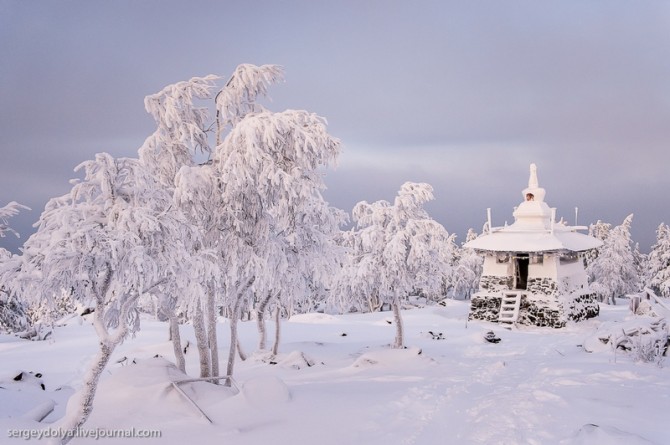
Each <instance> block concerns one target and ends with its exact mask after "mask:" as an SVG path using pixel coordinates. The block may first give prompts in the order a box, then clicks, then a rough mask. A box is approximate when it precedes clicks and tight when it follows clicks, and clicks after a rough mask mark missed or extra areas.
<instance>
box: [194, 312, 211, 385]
mask: <svg viewBox="0 0 670 445" xmlns="http://www.w3.org/2000/svg"><path fill="white" fill-rule="evenodd" d="M193 330H194V332H195V340H196V343H197V346H198V356H199V357H200V377H211V376H212V374H211V372H212V364H211V361H210V359H211V355H210V352H209V345H208V344H207V332H206V331H205V316H204V314H203V313H202V306H201V303H200V301H197V302H196V304H195V315H194V316H193Z"/></svg>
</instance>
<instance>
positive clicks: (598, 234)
mask: <svg viewBox="0 0 670 445" xmlns="http://www.w3.org/2000/svg"><path fill="white" fill-rule="evenodd" d="M611 231H612V224H610V223H606V222H603V221H601V220H598V221H597V222H596V223H595V224H591V225H589V236H592V237H594V238H597V239H599V240H600V241H602V242H603V244H604V243H605V240H606V239H607V237H608V236H609V234H610V232H611ZM599 252H600V248H598V249H591V250H589V251H588V252H586V254H585V255H584V261H585V263H586V266H587V267H588V265H589V264H591V262H592V261H593V260H595V259H596V257H597V256H598V253H599Z"/></svg>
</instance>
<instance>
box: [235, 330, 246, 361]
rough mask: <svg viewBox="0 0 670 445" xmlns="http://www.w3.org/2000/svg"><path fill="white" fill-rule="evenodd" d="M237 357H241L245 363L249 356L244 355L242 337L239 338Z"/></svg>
mask: <svg viewBox="0 0 670 445" xmlns="http://www.w3.org/2000/svg"><path fill="white" fill-rule="evenodd" d="M237 355H239V356H240V360H242V361H245V360H246V359H247V354H245V353H244V349H242V345H241V344H240V337H239V336H238V337H237Z"/></svg>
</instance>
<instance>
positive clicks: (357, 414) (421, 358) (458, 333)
mask: <svg viewBox="0 0 670 445" xmlns="http://www.w3.org/2000/svg"><path fill="white" fill-rule="evenodd" d="M467 311H468V303H467V302H460V301H450V302H449V303H448V305H447V307H441V306H435V307H426V308H422V309H414V310H408V311H405V312H404V313H403V316H404V321H405V329H406V337H407V338H406V343H407V345H409V346H410V347H408V348H407V349H404V350H392V349H390V348H389V343H390V342H391V341H392V340H393V337H394V333H395V328H394V327H393V326H392V325H391V324H390V322H391V314H390V313H373V314H350V315H341V316H331V315H324V314H305V315H298V316H295V317H293V318H292V319H291V320H290V321H288V322H285V323H284V324H283V331H282V339H283V342H282V345H281V348H280V350H281V356H280V357H278V358H277V359H276V360H275V361H274V362H273V363H275V364H269V363H267V362H268V360H267V356H266V355H263V354H250V357H249V359H248V360H246V361H245V362H240V361H238V363H237V366H236V376H235V378H236V382H237V385H238V386H239V392H235V391H232V390H231V389H229V388H225V387H223V386H215V385H212V384H209V383H203V382H197V383H186V384H183V385H181V387H182V388H183V390H184V392H185V393H186V394H188V395H189V396H190V397H191V399H193V400H195V401H196V402H197V405H198V406H199V407H200V408H201V409H202V410H203V412H204V414H205V415H206V416H208V417H209V418H210V419H211V421H212V423H210V422H209V421H208V420H207V419H206V418H205V415H203V414H202V413H200V412H199V411H198V408H197V407H196V406H194V405H192V404H190V403H189V401H188V399H187V398H186V397H184V396H183V395H182V394H180V393H179V392H178V391H177V390H176V389H175V388H174V387H173V386H172V385H171V384H170V382H171V381H172V380H177V379H180V378H186V376H183V375H180V373H179V371H177V370H176V368H174V367H172V365H171V364H170V363H169V362H168V360H171V359H172V353H171V345H170V344H169V343H168V342H167V341H166V340H167V325H166V324H164V323H159V322H154V321H151V320H148V319H147V320H143V324H142V330H141V332H140V333H139V334H138V335H137V337H136V338H134V339H130V340H128V341H126V342H125V343H124V344H123V345H122V346H121V347H119V348H118V349H117V351H116V353H115V356H114V359H113V360H112V361H113V363H112V364H110V366H109V367H108V370H107V371H106V372H105V374H104V376H103V379H102V382H101V384H100V387H99V390H98V394H97V398H96V401H95V408H94V411H93V414H92V415H91V418H90V420H89V421H88V423H87V424H86V428H87V429H88V430H90V431H98V432H101V431H102V432H103V433H104V431H111V430H112V429H115V430H124V431H126V432H127V431H130V430H131V429H132V428H134V429H135V431H140V432H144V431H145V430H160V432H161V438H160V439H142V440H139V439H135V440H134V441H133V442H135V443H146V444H149V443H166V444H183V443H199V444H200V443H202V444H210V443H211V444H226V445H233V444H263V443H268V444H270V443H271V444H276V445H279V444H296V443H319V444H358V443H361V444H363V443H364V444H384V445H390V444H438V443H439V444H445V443H447V444H608V445H612V444H627V445H629V444H649V443H654V444H667V443H670V426H668V423H667V421H666V419H667V415H668V413H669V412H670V369H669V368H668V367H658V366H656V365H653V364H645V363H636V362H634V361H633V360H632V358H631V357H630V356H629V355H627V354H626V353H623V352H619V353H617V354H616V355H615V354H614V352H613V351H612V349H611V348H610V347H609V346H605V345H603V346H602V347H596V348H595V350H594V352H592V353H588V352H586V351H585V349H584V348H583V347H582V345H583V344H585V342H588V341H591V342H592V344H593V334H594V333H595V332H596V330H597V329H598V328H600V327H607V326H609V327H610V328H611V325H614V324H615V323H618V322H620V321H624V320H625V319H627V318H629V317H630V315H629V311H628V308H627V307H626V306H625V305H621V306H603V307H602V311H601V316H600V317H599V318H597V319H595V320H590V321H587V322H584V323H580V324H571V325H569V326H568V327H567V328H565V329H561V330H553V329H543V328H526V327H521V328H517V329H513V330H506V329H503V328H502V327H501V326H499V325H497V324H491V323H484V322H469V323H466V319H467ZM268 327H269V328H272V326H271V324H269V326H268ZM182 329H183V335H184V341H185V340H186V339H188V340H190V342H191V344H192V346H191V348H190V349H189V352H188V354H187V356H186V357H187V361H188V364H187V371H188V373H189V375H190V376H197V374H198V361H197V354H196V348H195V342H194V338H193V332H192V330H191V329H190V326H182ZM219 329H220V344H221V345H223V348H222V350H221V356H222V357H225V356H226V355H227V350H226V349H227V348H226V345H227V339H228V332H227V329H228V324H227V323H226V322H225V321H222V322H221V323H220V324H219ZM490 330H493V331H494V332H495V334H496V335H497V336H498V337H500V338H501V342H500V343H497V344H493V343H489V342H486V341H485V340H484V335H485V333H486V332H487V331H490ZM429 331H432V333H433V334H434V335H431V334H430V333H429ZM440 334H441V335H440ZM240 335H241V338H242V344H243V346H244V348H245V349H246V350H247V352H251V351H253V350H254V349H255V345H256V343H257V333H256V325H255V322H246V323H241V325H240ZM439 337H443V338H442V339H439ZM589 338H590V340H589ZM96 342H97V337H96V336H95V334H94V333H93V330H92V327H91V326H90V325H89V324H88V323H87V322H86V321H84V322H83V323H81V324H80V323H76V322H73V323H70V324H69V325H68V326H66V327H62V328H58V329H57V332H56V338H55V340H53V341H46V342H30V341H26V340H20V339H18V338H16V337H13V336H0V387H2V389H0V443H19V442H20V441H21V437H16V436H19V435H20V434H28V433H26V431H31V430H35V431H37V430H39V429H41V428H47V427H48V426H49V425H50V424H51V425H53V424H52V422H54V421H56V420H57V419H58V417H60V416H62V415H63V413H64V409H65V404H66V402H67V399H68V397H69V396H70V395H71V394H72V393H73V389H72V388H76V387H78V385H79V382H80V381H81V379H82V376H83V373H84V372H85V370H86V368H87V366H88V363H89V361H90V360H91V359H92V356H93V355H94V354H95V351H96ZM596 343H597V342H596ZM589 349H594V348H589ZM156 355H159V356H162V357H164V358H160V357H158V358H154V356H156ZM123 357H126V360H125V361H123V363H116V362H117V361H118V360H121V359H123ZM133 360H134V361H135V362H136V364H133V363H132V362H133ZM308 364H311V366H309V365H308ZM21 371H24V372H30V371H32V372H33V375H26V374H24V376H23V377H22V379H21V380H20V381H15V380H14V377H16V375H18V374H19V373H20V372H21ZM36 373H41V374H42V376H41V378H38V377H36V376H35V374H36ZM40 381H41V382H42V383H43V384H44V385H45V388H46V389H45V390H42V389H41V388H40V387H39V383H40ZM53 402H55V403H56V407H55V410H54V411H53V412H52V413H51V414H50V415H49V416H48V417H47V418H46V419H45V420H44V421H43V422H42V423H37V422H36V421H34V420H30V419H31V418H32V419H34V418H37V417H39V414H40V411H48V408H49V406H50V405H51V404H52V403H53ZM103 433H100V434H103ZM34 434H36V433H34ZM10 436H15V437H13V438H12V437H10ZM122 442H125V441H124V440H123V439H119V438H114V439H109V438H108V439H104V438H103V439H100V440H93V439H91V438H86V439H85V438H77V439H75V440H73V441H72V442H71V443H72V444H86V443H100V444H102V443H122Z"/></svg>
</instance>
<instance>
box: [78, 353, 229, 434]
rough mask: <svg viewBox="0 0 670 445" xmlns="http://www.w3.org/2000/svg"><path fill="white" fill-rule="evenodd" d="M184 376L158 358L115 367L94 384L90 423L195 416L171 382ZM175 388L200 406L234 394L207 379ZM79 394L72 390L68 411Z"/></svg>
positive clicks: (132, 422)
mask: <svg viewBox="0 0 670 445" xmlns="http://www.w3.org/2000/svg"><path fill="white" fill-rule="evenodd" d="M187 379H189V376H187V375H186V374H184V373H182V372H181V371H180V370H179V369H177V367H176V366H175V365H174V364H173V363H171V362H169V361H167V360H165V359H163V358H160V357H158V358H151V359H145V360H137V363H136V364H129V365H126V366H122V367H119V368H116V369H115V370H113V373H112V375H111V376H108V377H107V378H105V379H103V380H102V381H101V382H100V384H99V386H98V391H97V393H96V398H95V409H94V410H93V413H92V414H91V420H90V423H91V425H96V424H101V425H106V424H114V425H119V426H123V427H133V426H138V425H137V424H136V422H137V420H138V419H144V421H146V422H149V423H151V422H158V423H160V422H170V421H175V420H177V419H186V418H192V419H193V418H199V417H201V414H200V413H199V412H198V411H197V410H196V409H195V408H194V407H193V404H192V403H191V401H189V400H187V398H186V397H185V396H184V395H183V394H181V393H180V392H179V391H178V390H177V389H176V388H175V387H174V386H173V382H176V381H180V380H187ZM179 387H180V389H181V390H182V391H183V393H184V394H186V395H187V397H188V398H190V399H191V400H192V401H193V402H195V403H196V404H197V405H199V406H201V407H206V406H208V405H211V404H213V403H215V402H216V401H220V400H222V399H226V398H229V397H231V396H232V395H234V390H232V389H231V388H228V387H224V386H221V385H214V384H212V383H208V382H188V383H182V384H180V385H179ZM79 397H80V393H76V394H75V395H74V396H73V397H71V398H70V401H69V402H68V407H67V410H68V412H69V411H70V410H71V409H75V408H76V404H77V403H78V401H79ZM146 413H151V415H150V416H147V414H146Z"/></svg>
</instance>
